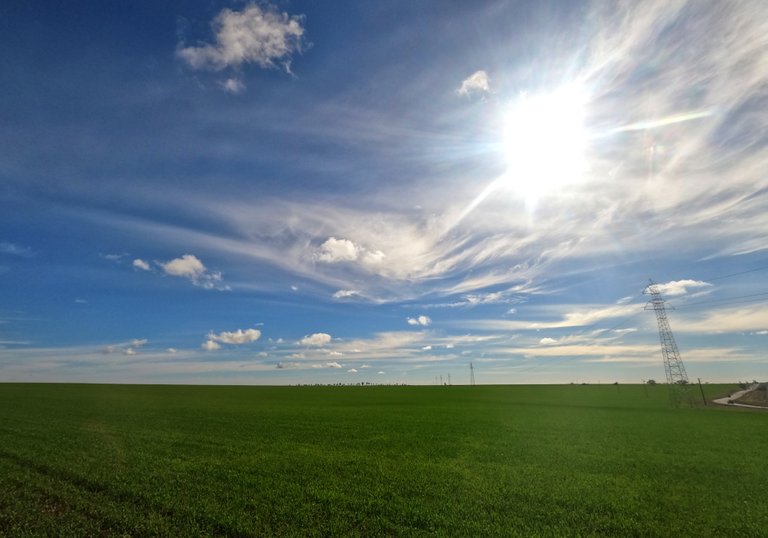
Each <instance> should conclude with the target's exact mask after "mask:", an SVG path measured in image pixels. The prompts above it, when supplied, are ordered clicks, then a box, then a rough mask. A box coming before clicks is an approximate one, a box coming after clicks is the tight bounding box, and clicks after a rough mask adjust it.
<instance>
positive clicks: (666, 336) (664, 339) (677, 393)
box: [643, 280, 688, 405]
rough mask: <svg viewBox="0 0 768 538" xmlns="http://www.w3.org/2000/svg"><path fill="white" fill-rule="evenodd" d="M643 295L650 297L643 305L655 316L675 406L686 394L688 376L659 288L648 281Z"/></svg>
mask: <svg viewBox="0 0 768 538" xmlns="http://www.w3.org/2000/svg"><path fill="white" fill-rule="evenodd" d="M643 294H644V295H650V297H651V300H650V301H648V303H647V304H646V305H645V309H646V310H653V311H654V312H655V314H656V322H657V323H658V325H659V340H660V341H661V356H662V358H663V359H664V372H665V373H666V375H667V383H668V384H669V386H670V390H671V392H670V396H671V397H672V402H673V403H674V404H675V405H677V404H679V403H680V400H681V399H682V397H683V396H684V395H685V393H686V392H687V390H686V385H688V374H687V373H686V372H685V366H684V365H683V359H681V358H680V351H678V349H677V343H676V342H675V337H674V335H673V334H672V329H671V328H670V327H669V320H668V319H667V309H666V308H665V306H664V299H663V298H662V297H661V291H659V286H658V285H657V284H656V283H655V282H654V281H653V280H650V284H649V285H648V287H647V288H645V290H643Z"/></svg>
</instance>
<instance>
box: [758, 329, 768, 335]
mask: <svg viewBox="0 0 768 538" xmlns="http://www.w3.org/2000/svg"><path fill="white" fill-rule="evenodd" d="M755 334H759V335H766V334H768V331H767V330H762V331H757V332H756V333H755Z"/></svg>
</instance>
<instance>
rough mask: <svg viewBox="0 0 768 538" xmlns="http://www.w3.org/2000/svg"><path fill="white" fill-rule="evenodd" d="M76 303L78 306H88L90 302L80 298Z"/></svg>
mask: <svg viewBox="0 0 768 538" xmlns="http://www.w3.org/2000/svg"><path fill="white" fill-rule="evenodd" d="M75 303H77V304H88V301H87V300H86V299H81V298H80V297H78V298H77V299H75Z"/></svg>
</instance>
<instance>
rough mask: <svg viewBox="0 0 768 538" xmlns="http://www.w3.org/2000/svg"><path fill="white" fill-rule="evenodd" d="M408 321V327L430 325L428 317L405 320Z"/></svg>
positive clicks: (430, 321)
mask: <svg viewBox="0 0 768 538" xmlns="http://www.w3.org/2000/svg"><path fill="white" fill-rule="evenodd" d="M406 320H407V321H408V325H420V326H422V327H427V326H428V325H431V324H432V320H431V319H430V317H429V316H423V315H422V316H419V317H416V318H406Z"/></svg>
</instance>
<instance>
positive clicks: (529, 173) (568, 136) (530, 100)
mask: <svg viewBox="0 0 768 538" xmlns="http://www.w3.org/2000/svg"><path fill="white" fill-rule="evenodd" d="M586 103H587V95H586V92H585V91H584V90H583V88H581V87H580V86H567V87H563V88H560V89H559V90H557V91H555V92H552V93H548V94H539V95H521V96H520V98H519V99H518V100H517V101H516V102H515V103H513V104H512V106H511V107H510V109H509V113H508V116H507V118H506V129H505V133H504V151H505V154H506V159H507V172H506V174H505V177H506V180H505V183H506V184H507V186H508V187H509V188H511V189H513V190H514V191H515V192H517V193H518V194H519V195H520V196H522V197H523V198H524V199H525V200H526V203H527V204H528V205H529V206H535V205H536V203H537V202H538V200H539V199H540V198H542V197H543V196H546V195H548V194H551V193H553V192H554V191H556V190H558V189H559V188H561V187H564V186H565V185H569V184H571V183H573V182H575V181H577V180H578V179H579V178H580V177H581V176H582V174H583V173H584V172H585V170H586V168H587V161H586V157H585V150H586V145H587V134H586V131H585V128H584V115H585V106H586Z"/></svg>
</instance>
